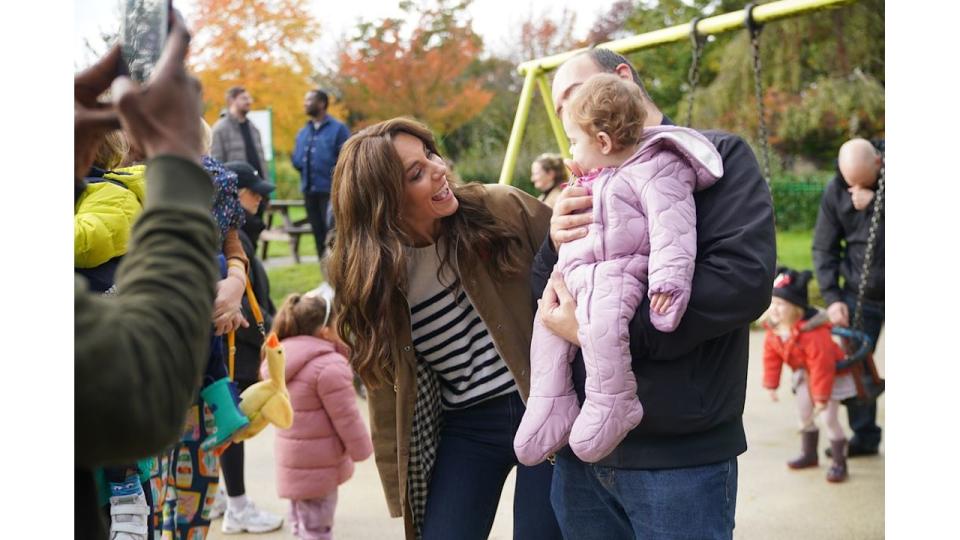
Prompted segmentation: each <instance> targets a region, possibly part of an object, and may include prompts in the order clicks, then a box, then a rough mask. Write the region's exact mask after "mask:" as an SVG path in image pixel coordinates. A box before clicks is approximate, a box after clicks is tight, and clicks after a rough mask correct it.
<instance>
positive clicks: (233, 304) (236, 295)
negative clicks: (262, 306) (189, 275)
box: [213, 268, 250, 336]
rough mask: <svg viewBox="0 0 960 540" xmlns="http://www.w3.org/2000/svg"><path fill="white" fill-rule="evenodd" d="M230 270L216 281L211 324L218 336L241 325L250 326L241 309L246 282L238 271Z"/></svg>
mask: <svg viewBox="0 0 960 540" xmlns="http://www.w3.org/2000/svg"><path fill="white" fill-rule="evenodd" d="M230 270H231V272H230V273H229V274H227V277H225V278H223V279H221V280H220V281H218V282H217V297H216V299H215V300H214V301H213V326H214V333H215V334H216V335H218V336H221V335H223V334H226V333H229V332H233V331H234V330H236V329H237V328H240V327H241V326H242V327H244V328H247V327H249V326H250V323H248V322H247V318H246V317H244V316H243V311H241V302H242V300H243V292H244V290H245V287H246V282H245V281H243V278H242V277H240V276H239V275H238V272H234V271H233V269H232V268H231V269H230Z"/></svg>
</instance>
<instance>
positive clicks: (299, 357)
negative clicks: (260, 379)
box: [261, 336, 336, 383]
mask: <svg viewBox="0 0 960 540" xmlns="http://www.w3.org/2000/svg"><path fill="white" fill-rule="evenodd" d="M280 344H281V345H282V346H283V355H284V356H285V357H286V361H287V365H286V369H285V373H286V380H287V382H288V383H289V382H290V381H292V380H293V379H294V378H295V377H296V376H297V374H298V373H300V371H301V370H302V369H303V368H305V367H306V366H307V365H309V364H310V362H313V361H319V360H320V359H321V358H322V357H324V356H326V355H327V354H329V353H332V352H336V349H335V348H334V346H333V344H332V343H330V342H329V341H326V340H323V339H320V338H317V337H314V336H294V337H289V338H287V339H284V340H283V341H281V342H280ZM261 373H266V361H264V365H263V366H262V369H261Z"/></svg>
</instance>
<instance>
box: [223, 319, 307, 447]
mask: <svg viewBox="0 0 960 540" xmlns="http://www.w3.org/2000/svg"><path fill="white" fill-rule="evenodd" d="M266 345H267V346H266V353H267V354H266V356H267V369H268V371H269V372H270V378H269V379H266V380H263V381H260V382H258V383H256V384H254V385H253V386H251V387H250V388H247V389H246V390H244V391H243V393H242V394H240V411H241V412H243V414H245V415H246V416H247V418H248V419H249V420H250V425H249V426H248V427H247V428H246V429H244V430H242V431H240V432H239V433H237V435H236V436H235V437H234V439H233V440H234V441H243V440H246V439H249V438H251V437H253V436H255V435H256V434H258V433H260V432H261V431H262V430H263V428H265V427H267V423H271V424H273V425H275V426H277V427H278V428H280V429H287V428H289V427H290V426H291V425H293V407H291V406H290V394H289V393H288V392H287V384H286V380H285V379H286V377H285V374H284V371H285V370H286V360H285V359H284V356H283V347H281V346H280V340H279V339H277V335H276V334H275V333H272V332H271V333H270V335H269V336H268V337H267V343H266Z"/></svg>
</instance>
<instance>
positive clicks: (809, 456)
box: [787, 429, 820, 469]
mask: <svg viewBox="0 0 960 540" xmlns="http://www.w3.org/2000/svg"><path fill="white" fill-rule="evenodd" d="M800 437H801V439H800V455H799V456H797V457H796V458H794V459H792V460H790V461H788V462H787V467H790V468H791V469H806V468H808V467H816V466H818V465H820V461H819V460H818V458H817V444H818V443H819V442H820V430H817V429H815V430H813V431H802V432H800Z"/></svg>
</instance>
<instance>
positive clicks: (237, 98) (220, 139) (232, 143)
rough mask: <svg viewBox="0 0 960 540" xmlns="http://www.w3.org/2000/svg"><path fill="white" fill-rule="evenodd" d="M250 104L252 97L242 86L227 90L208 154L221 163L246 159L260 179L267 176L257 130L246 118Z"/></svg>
mask: <svg viewBox="0 0 960 540" xmlns="http://www.w3.org/2000/svg"><path fill="white" fill-rule="evenodd" d="M252 105H253V98H252V97H251V96H250V93H249V92H247V91H246V89H245V88H243V87H242V86H234V87H233V88H231V89H229V90H227V114H225V115H224V116H223V117H222V118H220V119H219V120H217V123H216V124H214V125H213V145H212V147H211V149H210V155H211V156H212V157H213V158H214V159H216V160H218V161H220V162H221V163H226V162H228V161H245V162H247V163H249V164H250V166H251V167H253V168H254V169H256V170H257V172H258V173H259V174H260V178H267V179H269V178H270V177H269V176H267V170H266V163H267V160H266V159H265V158H264V155H263V143H262V142H261V141H260V130H258V129H257V126H255V125H253V122H250V121H249V120H248V119H247V114H249V113H250V107H251V106H252Z"/></svg>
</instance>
